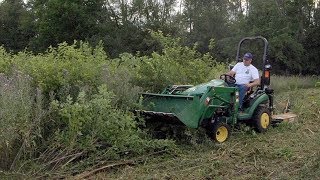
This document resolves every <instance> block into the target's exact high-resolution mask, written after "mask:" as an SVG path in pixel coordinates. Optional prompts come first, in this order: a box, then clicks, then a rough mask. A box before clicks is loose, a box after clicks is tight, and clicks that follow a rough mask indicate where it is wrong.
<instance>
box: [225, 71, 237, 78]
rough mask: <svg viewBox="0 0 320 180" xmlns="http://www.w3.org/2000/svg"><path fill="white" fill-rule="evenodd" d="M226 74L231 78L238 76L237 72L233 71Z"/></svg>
mask: <svg viewBox="0 0 320 180" xmlns="http://www.w3.org/2000/svg"><path fill="white" fill-rule="evenodd" d="M226 74H227V75H229V76H232V77H234V75H235V74H236V72H234V71H232V70H231V71H229V72H227V73H226Z"/></svg>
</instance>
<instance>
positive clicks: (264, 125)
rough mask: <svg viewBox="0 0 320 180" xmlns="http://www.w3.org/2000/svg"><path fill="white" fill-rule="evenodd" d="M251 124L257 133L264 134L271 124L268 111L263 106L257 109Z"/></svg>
mask: <svg viewBox="0 0 320 180" xmlns="http://www.w3.org/2000/svg"><path fill="white" fill-rule="evenodd" d="M252 122H253V125H254V128H255V130H256V131H257V132H259V133H263V132H266V131H267V129H268V128H269V126H270V124H271V113H270V110H269V109H268V108H267V107H264V106H259V107H257V109H256V110H255V112H254V114H253V118H252Z"/></svg>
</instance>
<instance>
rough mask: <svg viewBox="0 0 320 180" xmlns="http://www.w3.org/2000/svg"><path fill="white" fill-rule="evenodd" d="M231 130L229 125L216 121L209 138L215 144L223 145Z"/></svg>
mask: <svg viewBox="0 0 320 180" xmlns="http://www.w3.org/2000/svg"><path fill="white" fill-rule="evenodd" d="M230 129H231V128H230V126H229V125H228V124H226V123H224V122H221V121H216V122H214V123H213V124H212V125H211V126H210V128H209V130H208V136H209V137H210V138H211V139H212V140H213V141H215V142H218V143H223V142H225V141H226V140H227V139H228V138H229V136H230Z"/></svg>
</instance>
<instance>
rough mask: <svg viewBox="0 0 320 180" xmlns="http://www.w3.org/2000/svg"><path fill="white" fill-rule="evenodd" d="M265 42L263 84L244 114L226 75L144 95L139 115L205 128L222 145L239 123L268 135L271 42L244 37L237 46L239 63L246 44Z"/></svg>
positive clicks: (253, 93)
mask: <svg viewBox="0 0 320 180" xmlns="http://www.w3.org/2000/svg"><path fill="white" fill-rule="evenodd" d="M251 40H262V41H263V42H264V53H263V59H262V61H263V69H262V76H261V84H260V86H258V87H256V89H255V90H250V91H248V92H247V94H246V97H245V100H244V111H243V112H242V113H240V112H239V110H238V109H239V91H238V89H237V87H234V83H235V79H234V77H232V76H229V75H226V74H223V75H221V76H220V79H214V80H212V81H210V82H207V83H204V84H200V85H197V86H192V85H172V86H169V87H167V88H165V89H164V90H163V92H162V93H160V94H154V93H142V96H143V101H142V104H143V109H142V110H139V112H140V114H142V115H143V116H146V117H147V118H149V119H156V120H158V121H164V122H166V123H174V122H178V123H183V124H184V125H185V126H187V127H190V128H199V127H203V128H205V129H206V131H207V134H208V135H209V137H210V138H211V139H213V140H214V141H216V142H219V143H222V142H224V141H226V140H227V139H228V138H229V136H230V131H231V129H232V127H234V126H235V125H237V124H238V123H240V122H246V123H250V124H252V125H253V126H254V128H255V129H256V130H257V131H258V132H265V131H266V130H267V129H268V127H269V126H270V124H271V120H272V118H271V115H272V111H273V90H272V89H271V88H270V87H269V85H270V69H271V65H270V64H269V61H268V59H267V49H268V41H267V40H266V39H265V38H264V37H261V36H258V37H247V38H243V39H242V40H241V41H240V42H239V45H238V50H237V56H236V60H237V61H241V58H240V55H239V53H240V48H241V45H242V43H243V42H245V41H251Z"/></svg>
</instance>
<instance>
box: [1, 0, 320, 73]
mask: <svg viewBox="0 0 320 180" xmlns="http://www.w3.org/2000/svg"><path fill="white" fill-rule="evenodd" d="M319 6H320V3H319V2H318V1H316V0H272V1H262V0H211V1H208V0H198V1H192V0H161V1H160V0H90V1H88V0H29V1H27V2H26V3H25V2H24V1H23V0H3V1H2V2H1V3H0V26H1V28H0V45H3V46H4V48H5V49H6V50H7V51H9V52H12V53H18V52H20V51H23V50H27V51H32V52H34V53H42V52H45V51H46V50H47V49H48V47H50V46H52V47H56V46H57V45H58V44H59V43H62V42H67V43H69V44H73V42H74V40H82V41H86V42H89V43H90V44H91V45H92V46H95V45H98V44H99V43H100V42H102V43H103V46H104V49H105V51H106V52H107V53H108V56H110V57H118V56H119V55H120V54H121V53H125V52H127V53H132V54H136V55H150V54H151V53H152V52H154V51H156V52H161V50H162V48H163V47H162V46H161V44H160V43H159V42H158V41H157V40H156V39H154V38H153V37H152V36H151V33H150V32H151V31H161V32H162V33H163V34H165V35H167V36H172V37H174V38H180V39H181V42H183V43H184V44H185V45H187V46H192V47H194V46H196V49H197V50H198V51H199V52H201V53H203V54H204V53H210V54H211V55H212V56H213V57H214V58H216V59H217V60H218V61H220V62H232V61H234V59H235V52H236V48H237V43H238V42H239V40H240V39H241V38H243V37H247V36H257V35H261V36H264V37H266V38H267V39H268V40H269V43H270V50H269V60H270V61H271V63H272V65H273V68H274V72H276V73H278V74H316V75H319V74H320V69H319V68H318V67H319V66H320V61H319V59H320V8H319ZM246 46H248V48H249V47H251V48H253V49H254V50H253V51H254V52H253V53H254V54H255V58H256V59H259V56H260V55H261V54H260V53H258V52H260V51H259V50H260V46H261V45H260V44H259V43H258V45H256V44H248V45H246ZM245 48H246V47H245ZM257 61H258V60H257Z"/></svg>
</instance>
